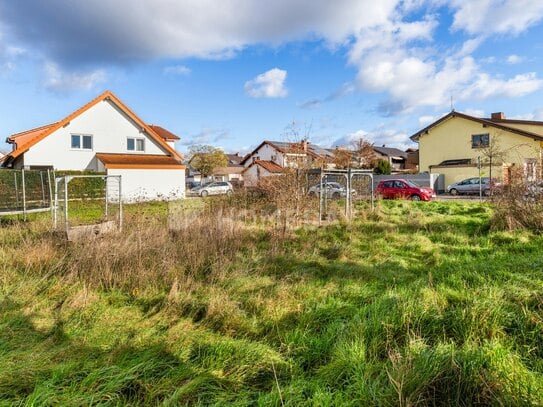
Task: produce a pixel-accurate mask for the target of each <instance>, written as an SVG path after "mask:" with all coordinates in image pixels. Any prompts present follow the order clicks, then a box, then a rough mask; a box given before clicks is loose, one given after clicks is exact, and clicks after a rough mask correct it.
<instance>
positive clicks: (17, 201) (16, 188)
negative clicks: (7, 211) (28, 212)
mask: <svg viewBox="0 0 543 407" xmlns="http://www.w3.org/2000/svg"><path fill="white" fill-rule="evenodd" d="M13 184H14V185H15V208H16V209H17V210H19V186H18V185H17V172H14V173H13Z"/></svg>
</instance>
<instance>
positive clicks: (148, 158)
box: [96, 153, 185, 169]
mask: <svg viewBox="0 0 543 407" xmlns="http://www.w3.org/2000/svg"><path fill="white" fill-rule="evenodd" d="M96 158H98V159H99V160H100V161H101V162H102V163H103V164H104V165H105V167H106V168H107V169H113V168H164V169H169V168H171V169H184V168H185V166H184V165H183V164H181V162H180V161H179V160H177V159H176V158H174V157H171V156H167V155H154V154H109V153H96Z"/></svg>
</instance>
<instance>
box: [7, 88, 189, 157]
mask: <svg viewBox="0 0 543 407" xmlns="http://www.w3.org/2000/svg"><path fill="white" fill-rule="evenodd" d="M104 100H111V101H112V102H113V103H115V104H116V105H117V107H119V108H120V109H121V110H122V111H123V112H124V113H125V114H126V115H127V116H128V117H130V118H131V119H132V120H134V121H135V122H136V123H137V124H139V125H140V126H141V127H142V128H143V129H144V130H145V131H146V132H147V133H148V134H149V135H150V136H151V137H152V138H153V139H154V140H155V141H156V142H157V143H158V144H159V145H160V146H161V147H162V148H163V149H164V150H165V151H166V152H168V153H169V154H171V155H172V156H173V157H175V158H177V159H179V160H182V159H183V158H182V157H181V155H180V154H179V153H178V152H177V151H175V150H174V149H173V148H172V147H170V146H169V145H168V143H166V141H165V140H164V139H163V138H162V137H161V136H159V135H158V134H157V133H156V131H155V130H153V129H152V128H151V127H150V126H148V125H147V124H145V122H143V120H141V119H140V118H139V117H138V116H137V115H136V114H135V113H134V112H132V110H130V109H129V108H128V107H127V106H126V105H125V104H124V103H123V102H122V101H121V100H120V99H119V98H118V97H117V96H115V95H114V94H113V92H111V91H109V90H107V91H105V92H104V93H102V94H101V95H100V96H98V97H96V98H95V99H93V100H91V101H90V102H89V103H87V104H86V105H84V106H82V107H81V108H79V109H78V110H76V111H75V112H73V113H72V114H70V115H68V116H66V117H65V118H64V119H62V120H61V121H59V122H56V123H54V124H52V125H48V126H42V127H38V128H36V129H32V130H27V131H25V132H22V133H17V134H14V135H12V136H11V137H9V138H8V140H9V139H10V138H13V140H14V141H15V143H16V145H17V148H16V149H15V150H14V151H12V152H10V153H9V154H8V159H14V158H17V157H18V156H20V155H21V154H23V153H24V152H26V151H27V150H28V149H29V148H30V147H32V146H33V145H35V144H36V143H38V142H40V141H41V140H43V139H44V138H45V137H47V136H49V135H50V134H52V133H53V132H55V131H56V130H58V129H60V128H61V127H63V126H65V125H67V124H68V123H70V122H71V121H72V120H73V119H75V118H76V117H78V116H79V115H80V114H82V113H84V112H86V111H87V110H88V109H90V108H91V107H93V106H94V105H96V104H97V103H99V102H101V101H104ZM22 137H24V138H22ZM18 140H21V141H18Z"/></svg>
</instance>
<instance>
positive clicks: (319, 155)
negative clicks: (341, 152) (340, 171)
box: [240, 140, 334, 164]
mask: <svg viewBox="0 0 543 407" xmlns="http://www.w3.org/2000/svg"><path fill="white" fill-rule="evenodd" d="M303 143H304V142H303V141H302V142H297V143H292V142H288V141H270V140H264V141H263V142H262V143H260V144H259V145H258V146H257V147H256V148H255V149H254V150H253V151H252V152H250V153H249V154H247V155H246V156H245V157H243V159H242V160H241V161H240V164H243V163H245V162H246V161H247V159H249V157H251V156H252V155H253V154H254V152H255V151H257V150H258V149H259V148H260V147H262V146H263V145H264V144H268V145H270V146H271V147H273V148H274V149H276V150H277V151H279V152H281V153H284V154H307V155H308V156H310V157H313V158H315V159H320V160H324V161H329V160H332V159H333V157H334V154H333V153H331V152H330V151H328V150H326V149H324V148H321V147H319V146H317V145H316V144H313V143H310V142H307V145H306V147H305V149H304V145H303Z"/></svg>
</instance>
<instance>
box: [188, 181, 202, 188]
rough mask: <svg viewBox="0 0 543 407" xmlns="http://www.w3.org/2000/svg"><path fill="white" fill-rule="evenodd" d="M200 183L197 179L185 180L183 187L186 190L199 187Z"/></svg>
mask: <svg viewBox="0 0 543 407" xmlns="http://www.w3.org/2000/svg"><path fill="white" fill-rule="evenodd" d="M201 184H202V183H201V182H199V181H187V182H186V183H185V188H186V189H188V190H191V189H194V188H197V187H199V186H200V185H201Z"/></svg>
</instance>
